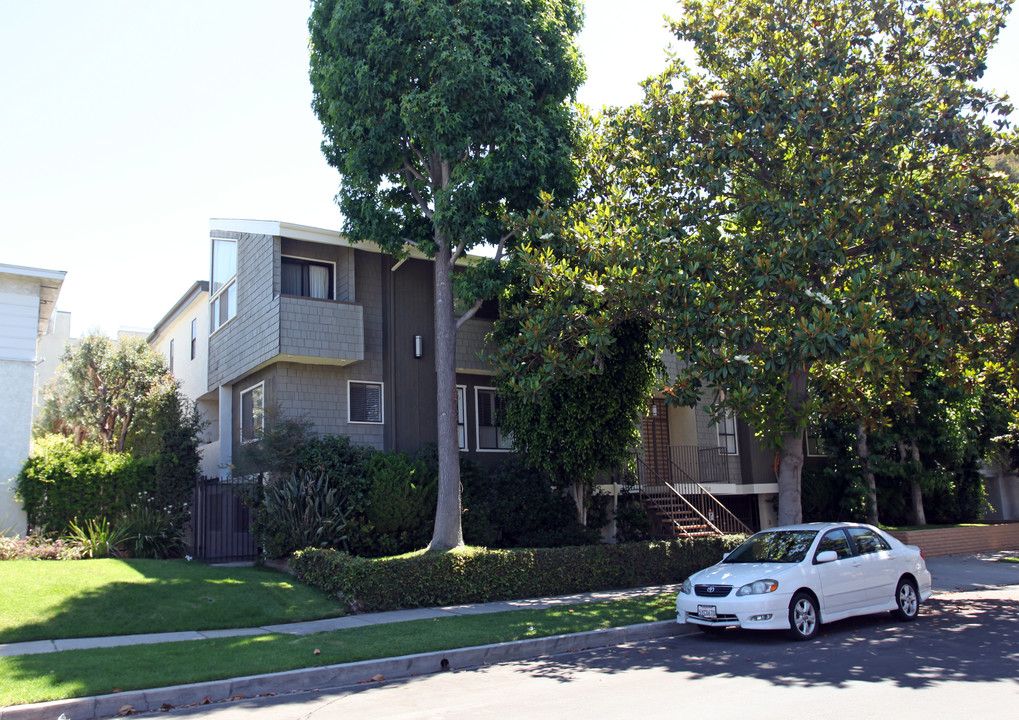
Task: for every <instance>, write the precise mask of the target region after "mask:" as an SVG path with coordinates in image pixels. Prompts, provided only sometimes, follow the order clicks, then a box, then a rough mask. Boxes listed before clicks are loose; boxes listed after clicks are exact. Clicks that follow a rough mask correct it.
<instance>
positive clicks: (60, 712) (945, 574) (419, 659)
mask: <svg viewBox="0 0 1019 720" xmlns="http://www.w3.org/2000/svg"><path fill="white" fill-rule="evenodd" d="M1017 552H1019V551H1017ZM1017 552H999V553H982V554H979V555H965V556H957V557H945V558H932V559H930V560H928V561H927V567H928V568H929V569H930V571H931V573H932V575H933V578H934V591H935V597H938V596H942V597H951V596H952V595H954V594H956V593H966V594H968V595H969V596H970V597H974V598H975V597H978V596H984V595H987V596H989V597H1000V598H1002V599H1019V564H1015V563H1002V562H997V561H998V560H1000V559H1001V558H1002V557H1005V556H1015V555H1016V554H1017ZM677 590H678V585H667V586H661V587H650V588H636V589H631V590H621V591H605V592H596V593H583V594H578V595H568V596H561V597H554V598H536V599H531V600H511V601H506V602H497V603H485V604H477V605H460V606H453V607H441V608H423V609H418V610H399V611H394V612H387V613H371V614H364V615H355V616H350V617H344V618H335V619H331V620H316V621H312V622H306V623H291V624H287V625H274V626H266V627H262V628H245V629H240V630H214V631H204V632H200V633H199V632H195V633H164V634H152V635H131V636H122V637H119V638H87V639H78V640H55V641H46V642H43V643H16V644H10V645H6V646H0V654H4V655H15V654H28V652H30V651H31V652H54V651H58V650H67V649H72V648H88V647H113V646H119V645H136V644H144V643H155V642H174V641H180V640H198V639H204V638H210V637H229V636H238V635H264V634H268V633H289V634H294V635H306V634H310V633H315V632H325V631H330V630H340V629H343V628H345V627H360V626H365V625H377V624H382V623H394V622H403V621H407V620H416V619H421V618H437V617H450V616H456V615H471V614H480V613H491V612H504V611H507V610H522V609H528V608H548V607H555V606H560V605H569V604H577V603H585V602H598V601H602V600H612V599H618V598H626V597H638V596H643V595H653V594H659V593H663V592H676V591H677ZM689 632H693V629H692V628H689V627H688V626H686V625H678V624H676V623H675V622H674V621H672V620H669V621H665V622H658V623H647V624H643V625H635V626H629V627H622V628H609V629H606V630H596V631H593V632H586V633H576V634H572V635H558V636H554V637H548V638H537V639H534V640H524V641H519V642H508V643H497V644H494V645H484V646H480V647H472V648H462V649H459V650H449V651H441V652H433V653H421V654H418V655H405V656H401V657H394V658H383V659H379V660H367V661H363V662H357V663H346V664H342V665H332V666H328V667H317V668H307V669H301V670H293V671H289V672H283V673H273V674H267V675H254V676H248V677H240V678H232V679H226V680H219V681H212V682H205V683H194V684H191V685H179V686H175V687H167V688H156V689H150V690H136V691H129V692H123V693H117V694H114V695H102V696H97V697H83V698H74V699H70V700H59V701H54V702H48V703H38V704H34V705H21V706H14V707H7V708H0V720H56V719H57V718H60V717H61V716H63V717H64V718H66V720H92V719H93V718H104V717H112V716H115V715H118V714H121V711H122V710H123V709H124V708H125V707H129V708H130V710H131V712H133V713H146V712H156V711H160V710H166V709H170V708H182V707H189V706H196V705H202V704H207V703H216V702H221V701H225V700H232V699H240V698H250V697H255V696H259V695H267V694H272V695H275V694H283V693H291V692H299V691H308V690H318V689H324V688H336V687H346V686H353V685H357V684H362V683H366V682H380V681H382V680H387V681H388V680H394V679H399V678H406V677H410V676H413V675H423V674H430V673H436V672H441V671H446V670H457V669H466V668H472V667H478V666H481V665H485V664H491V663H498V662H509V661H513V660H524V659H529V658H535V657H541V656H546V655H555V654H559V653H565V652H570V651H575V650H579V649H587V648H597V647H606V646H609V645H620V644H625V643H630V642H638V641H641V640H647V639H651V638H656V637H669V636H675V635H682V634H686V633H689ZM47 645H48V646H49V647H47ZM28 646H39V647H38V648H30V647H28ZM18 650H20V652H16V651H18Z"/></svg>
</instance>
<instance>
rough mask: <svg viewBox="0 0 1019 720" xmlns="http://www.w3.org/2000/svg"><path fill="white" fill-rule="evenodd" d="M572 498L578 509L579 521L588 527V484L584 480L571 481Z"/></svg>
mask: <svg viewBox="0 0 1019 720" xmlns="http://www.w3.org/2000/svg"><path fill="white" fill-rule="evenodd" d="M570 498H572V500H573V505H574V507H575V508H576V510H577V522H579V523H580V524H581V525H583V526H584V527H587V503H586V502H585V500H586V499H587V485H586V484H585V483H583V482H572V483H570Z"/></svg>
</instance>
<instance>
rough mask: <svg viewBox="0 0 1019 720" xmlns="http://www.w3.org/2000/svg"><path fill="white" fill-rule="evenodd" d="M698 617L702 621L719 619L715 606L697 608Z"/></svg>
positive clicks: (699, 606)
mask: <svg viewBox="0 0 1019 720" xmlns="http://www.w3.org/2000/svg"><path fill="white" fill-rule="evenodd" d="M697 616H698V617H699V618H700V619H701V620H714V619H715V618H716V617H717V615H716V613H715V606H714V605H698V606H697Z"/></svg>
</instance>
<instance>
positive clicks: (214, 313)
mask: <svg viewBox="0 0 1019 720" xmlns="http://www.w3.org/2000/svg"><path fill="white" fill-rule="evenodd" d="M210 304H211V307H212V309H211V317H210V318H209V319H210V321H211V323H210V325H211V328H212V332H215V331H216V330H218V329H219V326H220V325H223V324H224V323H225V322H226V321H228V320H230V319H231V318H232V317H233V316H234V315H236V314H237V241H236V240H226V239H224V238H213V239H212V300H211V301H210Z"/></svg>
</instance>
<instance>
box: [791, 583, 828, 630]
mask: <svg viewBox="0 0 1019 720" xmlns="http://www.w3.org/2000/svg"><path fill="white" fill-rule="evenodd" d="M820 627H821V621H820V613H819V612H818V608H817V601H816V600H814V598H812V597H811V596H810V595H808V594H807V593H805V592H798V593H796V594H795V595H793V600H792V602H791V603H789V634H790V635H792V637H793V639H794V640H810V639H811V638H812V637H814V636H815V635H817V631H818V630H819V629H820Z"/></svg>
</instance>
